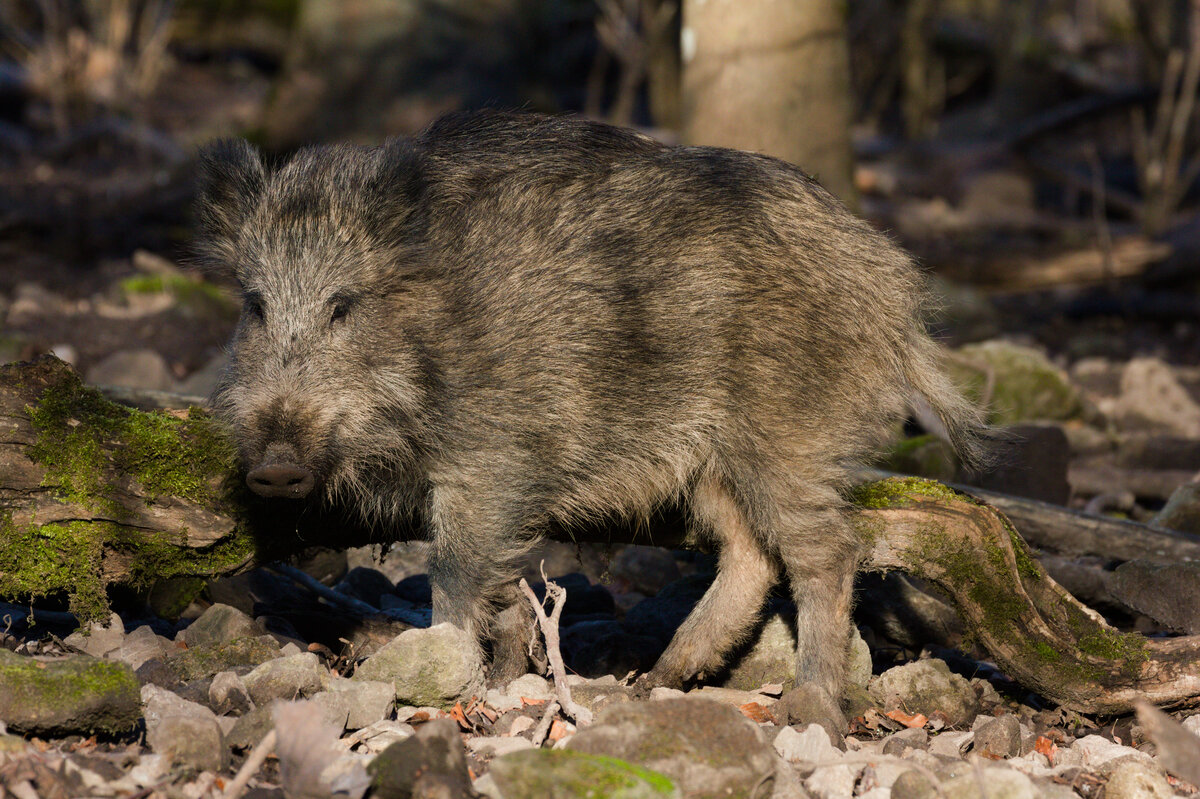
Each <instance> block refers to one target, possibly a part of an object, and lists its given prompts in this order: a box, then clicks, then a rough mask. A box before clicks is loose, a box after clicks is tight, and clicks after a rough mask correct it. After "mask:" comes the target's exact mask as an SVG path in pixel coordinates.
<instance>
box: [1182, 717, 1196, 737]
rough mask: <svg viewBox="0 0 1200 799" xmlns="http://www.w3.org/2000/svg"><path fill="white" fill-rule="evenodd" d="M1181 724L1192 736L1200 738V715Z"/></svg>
mask: <svg viewBox="0 0 1200 799" xmlns="http://www.w3.org/2000/svg"><path fill="white" fill-rule="evenodd" d="M1180 723H1181V724H1182V726H1183V728H1184V729H1185V730H1187V731H1188V732H1190V733H1191V734H1192V735H1196V736H1200V713H1196V714H1193V715H1191V716H1188V717H1187V718H1186V719H1184V720H1183V721H1182V722H1180Z"/></svg>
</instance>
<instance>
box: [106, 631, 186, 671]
mask: <svg viewBox="0 0 1200 799" xmlns="http://www.w3.org/2000/svg"><path fill="white" fill-rule="evenodd" d="M177 652H179V648H178V647H176V646H175V643H174V642H173V641H169V640H167V639H166V638H163V637H162V636H161V635H158V634H156V633H155V632H154V630H153V629H151V628H150V627H149V626H147V625H142V626H141V627H138V628H137V629H135V630H134V631H133V632H131V633H129V634H128V635H126V636H125V640H124V641H122V642H121V645H120V646H119V647H117V648H116V649H114V650H113V651H111V652H109V653H108V655H107V657H108V659H109V660H119V661H121V662H122V663H128V664H129V667H130V668H132V669H133V670H135V671H136V670H137V669H138V667H139V666H141V665H142V664H143V663H145V662H146V661H147V660H150V659H151V658H166V657H167V656H168V655H173V654H175V653H177Z"/></svg>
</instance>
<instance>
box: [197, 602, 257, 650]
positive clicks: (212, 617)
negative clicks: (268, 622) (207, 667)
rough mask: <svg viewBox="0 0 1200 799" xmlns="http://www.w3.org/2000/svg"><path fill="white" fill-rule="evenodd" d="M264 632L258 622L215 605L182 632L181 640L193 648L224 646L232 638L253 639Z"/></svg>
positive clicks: (226, 606) (235, 609)
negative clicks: (211, 645)
mask: <svg viewBox="0 0 1200 799" xmlns="http://www.w3.org/2000/svg"><path fill="white" fill-rule="evenodd" d="M266 632H267V631H266V630H264V629H263V628H262V626H261V625H260V624H259V623H258V622H256V621H255V620H254V619H252V618H250V617H249V616H247V615H246V614H245V613H243V612H242V611H240V610H238V609H237V608H235V607H230V606H229V605H222V604H220V603H217V604H216V605H213V606H211V607H210V608H208V609H207V610H206V611H204V612H203V613H201V614H200V618H198V619H196V620H195V621H194V622H192V623H191V624H190V625H188V628H187V629H186V630H184V631H183V640H184V641H186V642H187V645H188V646H189V647H193V646H201V645H203V644H224V643H228V642H229V641H232V640H233V639H234V638H255V637H257V636H260V635H265V634H266Z"/></svg>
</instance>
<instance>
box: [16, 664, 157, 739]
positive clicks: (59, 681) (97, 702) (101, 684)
mask: <svg viewBox="0 0 1200 799" xmlns="http://www.w3.org/2000/svg"><path fill="white" fill-rule="evenodd" d="M0 686H2V688H3V690H0V717H3V718H4V719H5V720H6V721H7V722H8V723H9V726H10V727H11V728H13V729H16V730H19V731H22V732H25V733H27V734H62V733H69V732H79V731H84V732H98V733H105V734H117V733H123V732H126V731H128V730H130V729H132V728H133V727H134V725H135V724H136V723H137V720H138V718H139V717H140V715H141V712H140V711H141V701H140V700H141V689H140V686H139V684H138V680H137V677H136V676H134V673H133V670H132V669H130V668H129V666H127V665H126V664H124V663H114V662H110V661H104V660H97V659H95V658H91V657H86V656H74V657H67V658H63V659H61V660H56V661H51V662H39V661H36V660H34V659H33V658H29V657H22V656H20V655H16V654H12V653H9V652H7V651H3V650H0Z"/></svg>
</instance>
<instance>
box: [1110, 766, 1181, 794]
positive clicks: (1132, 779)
mask: <svg viewBox="0 0 1200 799" xmlns="http://www.w3.org/2000/svg"><path fill="white" fill-rule="evenodd" d="M1174 795H1175V791H1174V790H1173V789H1172V788H1171V784H1170V783H1169V782H1167V778H1166V776H1165V775H1164V774H1163V773H1162V771H1160V770H1159V769H1157V768H1155V767H1154V766H1152V765H1150V764H1148V763H1143V762H1140V761H1137V760H1126V761H1124V762H1122V763H1120V764H1118V765H1117V766H1116V767H1115V768H1114V769H1113V770H1112V771H1111V772H1109V775H1108V783H1107V784H1106V785H1105V787H1104V799H1169V797H1172V796H1174Z"/></svg>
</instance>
